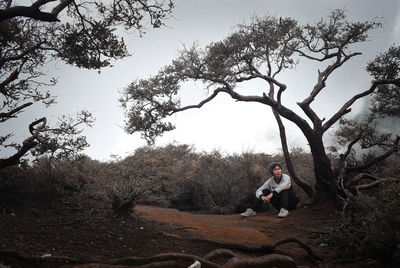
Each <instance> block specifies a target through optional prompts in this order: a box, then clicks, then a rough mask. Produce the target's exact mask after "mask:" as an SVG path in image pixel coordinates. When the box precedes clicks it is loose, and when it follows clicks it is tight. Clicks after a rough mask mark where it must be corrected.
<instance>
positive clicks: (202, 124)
mask: <svg viewBox="0 0 400 268" xmlns="http://www.w3.org/2000/svg"><path fill="white" fill-rule="evenodd" d="M175 5H176V6H175V9H174V10H173V16H174V18H171V19H169V20H167V21H165V23H166V24H167V26H166V27H162V28H160V29H149V30H148V31H147V33H146V34H145V35H144V36H143V37H142V38H140V37H138V34H136V33H129V34H127V33H124V39H125V40H126V41H127V45H128V49H129V51H130V52H131V54H132V56H131V57H129V58H126V59H124V60H122V61H117V62H115V63H114V67H113V68H108V69H104V70H102V71H101V73H100V74H98V73H97V72H96V71H86V70H80V69H77V68H72V67H66V66H65V65H64V64H63V63H62V62H57V63H55V64H50V65H49V66H47V70H48V72H49V73H50V74H51V75H52V76H55V77H57V78H58V80H59V83H58V84H57V85H56V86H55V87H54V89H52V91H53V93H54V94H55V95H56V96H57V97H58V98H57V99H58V103H57V104H56V105H53V106H52V107H50V108H49V109H43V108H42V107H41V106H40V105H36V104H35V106H34V107H33V108H30V109H28V110H27V111H26V112H25V113H24V114H23V117H21V118H20V119H19V120H14V121H13V122H11V123H9V124H7V125H6V128H7V129H6V130H7V131H9V130H11V131H13V132H16V133H17V134H16V138H19V139H23V138H24V137H26V136H28V133H27V125H28V124H29V122H31V121H33V119H35V118H38V117H42V116H44V115H45V116H47V117H48V119H49V120H54V119H55V118H56V117H57V116H58V115H61V114H65V113H67V114H74V113H76V112H77V111H79V110H82V109H86V110H88V111H90V112H92V113H93V114H94V116H95V117H96V123H95V125H94V127H93V128H91V129H87V130H86V131H85V134H86V135H87V139H88V141H89V143H90V144H91V147H90V148H88V149H87V150H86V151H85V153H86V154H88V155H89V156H90V157H92V158H95V159H99V160H106V159H109V157H110V155H111V154H118V155H120V156H122V157H123V156H125V155H126V154H127V153H131V152H133V151H134V150H135V149H136V148H138V147H140V146H144V145H145V144H146V143H145V141H144V140H142V139H141V138H140V135H139V134H135V135H128V134H126V133H124V130H123V121H124V115H123V110H122V108H121V107H120V105H119V103H118V97H119V91H120V90H121V89H123V88H124V87H125V86H127V85H128V84H129V83H130V82H131V81H133V80H135V79H137V78H147V77H149V76H150V75H154V74H156V73H157V71H158V70H159V69H160V68H162V67H163V66H165V65H167V64H169V63H170V62H171V60H172V59H174V57H176V55H177V50H178V49H180V48H182V46H183V45H184V44H186V45H191V44H192V43H193V42H198V43H199V44H200V45H207V44H208V43H210V42H212V41H218V40H221V39H222V38H224V37H225V36H227V35H228V34H229V33H231V32H232V31H233V28H234V26H235V25H237V24H240V23H244V22H246V21H247V22H248V21H250V19H251V17H252V16H253V15H259V16H263V15H265V14H270V15H276V16H282V17H294V18H297V19H298V20H299V21H300V22H301V23H307V22H309V23H312V22H314V21H317V20H318V19H319V18H321V17H323V16H325V15H327V14H328V13H329V11H330V10H332V9H335V8H345V9H346V10H347V11H348V16H349V18H350V19H351V20H360V21H365V20H370V19H373V18H375V17H382V21H383V23H384V28H383V29H378V30H374V31H373V32H372V34H371V36H370V38H369V40H370V41H368V42H366V43H364V44H362V45H361V46H360V47H359V48H358V49H359V50H360V51H361V52H363V55H362V56H359V57H358V58H355V59H354V60H352V61H351V63H349V64H347V65H346V66H345V67H344V68H342V69H341V70H339V71H338V72H337V73H335V74H334V75H333V76H332V77H331V79H330V80H328V83H327V87H326V88H325V89H324V91H323V92H322V93H321V94H320V95H319V96H318V97H317V99H316V100H315V102H314V103H313V108H315V110H316V111H317V112H319V113H320V114H323V115H324V116H325V115H326V117H329V116H330V115H332V114H333V113H334V111H336V110H337V109H338V108H339V107H340V106H341V105H342V104H343V103H344V102H345V101H346V100H347V99H348V98H350V97H351V96H353V95H354V94H356V93H357V92H360V91H363V90H365V88H366V87H368V85H369V83H370V78H369V76H368V75H367V73H366V72H365V70H364V67H365V65H366V63H367V62H368V61H369V60H371V59H373V57H374V55H376V53H377V52H383V51H385V50H386V49H387V48H389V47H390V46H391V45H393V44H399V41H400V40H399V39H400V1H398V0H347V1H346V0H337V1H325V0H284V1H276V0H176V2H175ZM304 63H306V62H304V61H303V62H301V63H300V64H299V65H298V66H297V67H296V69H295V70H292V71H290V72H286V73H284V74H283V75H282V76H281V77H280V79H281V81H282V82H283V83H285V84H287V85H288V89H287V90H286V91H285V93H284V96H283V102H284V103H285V104H286V105H287V106H289V107H291V108H292V109H294V110H295V111H296V112H299V113H300V114H302V113H301V112H300V111H299V109H297V107H296V106H297V105H296V101H299V100H302V99H303V98H304V97H305V96H307V95H308V93H309V92H310V89H311V88H312V86H313V84H314V83H315V81H316V78H317V69H318V66H316V65H310V64H304ZM198 86H200V85H193V87H192V88H185V90H184V91H183V95H182V96H183V101H184V102H186V103H191V102H195V103H196V102H197V101H196V100H199V98H201V97H204V96H205V95H204V94H205V92H204V91H201V90H200V89H197V90H194V88H195V87H198ZM259 88H260V85H259V84H250V85H249V86H248V88H246V90H256V89H259ZM362 106H363V103H362V102H359V103H356V105H355V107H354V109H353V110H354V112H353V114H355V113H357V111H360V110H361V109H362ZM324 116H321V117H324ZM171 120H173V121H174V122H175V123H176V127H177V128H176V130H174V131H172V132H169V133H167V134H165V135H164V136H163V137H162V138H160V139H158V140H157V142H156V145H165V144H168V143H171V142H177V143H179V144H192V145H194V146H195V147H196V148H197V149H198V150H199V151H203V150H205V151H211V150H213V149H217V150H220V151H222V152H227V153H242V152H245V151H254V152H265V153H276V152H278V151H279V150H280V141H279V133H278V129H277V124H276V122H275V120H274V118H273V116H272V113H271V110H270V108H269V107H267V106H262V105H259V104H248V103H247V104H246V103H237V102H234V101H233V100H232V99H230V98H228V97H226V96H221V97H218V98H217V99H216V101H214V102H212V103H209V104H207V105H206V106H204V107H203V108H202V109H201V110H189V111H186V112H182V113H179V114H177V115H174V116H173V117H172V118H171ZM286 127H287V131H288V142H289V146H304V145H305V143H306V142H305V139H304V138H303V137H302V135H301V133H300V132H299V131H298V130H297V129H296V127H295V126H292V125H291V124H290V123H286ZM3 131H4V129H3ZM3 131H2V132H3ZM17 140H18V139H17Z"/></svg>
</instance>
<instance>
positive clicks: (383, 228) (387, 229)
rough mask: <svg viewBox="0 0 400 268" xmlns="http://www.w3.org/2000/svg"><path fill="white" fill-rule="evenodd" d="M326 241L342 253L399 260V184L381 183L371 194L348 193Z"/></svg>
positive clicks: (352, 255) (352, 256)
mask: <svg viewBox="0 0 400 268" xmlns="http://www.w3.org/2000/svg"><path fill="white" fill-rule="evenodd" d="M327 241H328V243H329V244H331V245H332V246H334V247H335V248H336V249H337V250H338V253H339V254H342V256H344V257H351V258H354V257H372V258H378V259H382V260H385V261H392V260H393V261H395V262H398V263H400V186H399V185H398V184H389V185H381V186H380V188H379V190H378V191H377V193H375V194H374V195H371V194H367V193H360V192H359V193H357V195H355V196H351V198H350V199H349V201H348V203H347V204H346V207H345V210H344V215H343V220H342V221H341V222H339V223H338V224H337V225H336V226H334V227H333V228H332V230H331V232H330V235H329V236H328V238H327Z"/></svg>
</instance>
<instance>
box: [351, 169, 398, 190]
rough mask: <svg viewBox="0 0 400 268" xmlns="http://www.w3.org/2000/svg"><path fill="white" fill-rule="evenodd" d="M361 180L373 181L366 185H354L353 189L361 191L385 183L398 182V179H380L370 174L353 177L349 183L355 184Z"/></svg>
mask: <svg viewBox="0 0 400 268" xmlns="http://www.w3.org/2000/svg"><path fill="white" fill-rule="evenodd" d="M361 179H371V180H373V182H371V183H367V184H361V185H356V186H354V188H356V189H358V190H361V189H368V188H372V187H374V186H376V185H379V184H382V183H386V182H400V179H397V178H381V177H378V176H375V175H372V174H368V173H360V174H358V175H357V176H355V177H354V178H353V179H352V180H351V182H352V183H357V182H359V181H360V180H361Z"/></svg>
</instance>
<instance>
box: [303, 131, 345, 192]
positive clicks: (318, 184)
mask: <svg viewBox="0 0 400 268" xmlns="http://www.w3.org/2000/svg"><path fill="white" fill-rule="evenodd" d="M306 138H307V140H308V143H309V146H310V149H311V154H312V158H313V162H314V174H315V190H316V198H317V199H320V198H326V197H335V196H336V195H337V194H338V193H339V188H338V186H337V184H336V179H335V176H334V174H333V170H332V166H331V161H330V159H329V158H328V156H327V154H326V152H325V146H324V143H323V141H322V134H320V133H318V132H316V131H315V132H314V133H313V135H312V136H311V137H310V136H306Z"/></svg>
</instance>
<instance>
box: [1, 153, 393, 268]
mask: <svg viewBox="0 0 400 268" xmlns="http://www.w3.org/2000/svg"><path fill="white" fill-rule="evenodd" d="M291 157H292V159H293V163H294V164H295V168H296V171H297V172H298V174H300V175H301V176H302V177H303V178H305V179H307V180H308V181H309V182H310V183H311V182H312V181H313V180H314V178H313V177H312V176H313V169H312V156H311V155H310V154H309V153H307V152H305V151H304V150H302V149H301V148H297V149H294V150H292V151H291ZM330 157H331V158H332V161H333V162H335V161H339V159H338V158H337V157H335V156H334V155H331V156H330ZM283 159H284V158H283V156H282V155H268V154H261V153H252V152H245V153H242V154H240V155H238V154H233V155H224V154H222V153H220V152H218V151H214V152H211V153H205V152H197V151H196V150H195V149H194V148H193V147H191V146H189V145H168V146H165V147H142V148H139V149H137V150H136V151H135V152H134V153H133V154H131V155H129V156H127V157H125V158H123V159H122V158H119V157H114V158H113V160H112V161H108V162H100V161H97V160H93V159H91V158H90V157H88V156H80V157H79V158H76V159H74V160H56V161H55V160H54V159H49V158H40V159H39V160H38V161H36V162H35V163H33V164H32V166H27V165H26V166H12V167H8V168H5V169H1V170H0V190H1V191H2V192H3V193H4V192H7V193H8V195H2V197H0V203H1V204H3V205H4V204H8V205H11V204H13V205H15V204H17V205H18V204H21V205H22V204H23V202H24V200H21V199H20V198H17V196H21V193H25V194H23V195H22V196H29V195H30V196H35V195H42V196H47V197H48V198H51V196H52V195H55V194H64V195H65V194H67V195H72V196H76V197H77V198H89V199H91V198H93V199H97V200H104V202H105V204H106V205H107V206H108V207H109V208H110V209H112V210H113V211H114V212H115V213H116V214H117V215H128V213H130V212H131V210H132V208H134V206H135V204H137V203H140V204H148V205H156V206H162V207H173V208H178V209H180V210H186V211H198V212H207V213H214V214H233V213H238V212H240V211H242V210H243V209H244V208H245V207H247V206H248V205H249V200H250V198H251V196H252V195H254V191H255V189H256V188H257V187H258V186H259V185H260V184H261V183H262V182H264V181H265V179H266V178H268V177H269V176H270V175H269V174H268V173H267V170H266V166H267V164H268V163H269V162H271V161H281V162H284V161H283ZM354 161H355V160H354ZM49 163H51V165H50V168H49ZM374 171H375V172H379V173H380V174H381V176H382V177H387V178H393V180H392V181H387V182H385V183H381V184H377V185H376V186H375V187H373V188H367V189H365V190H361V189H360V190H358V189H357V188H353V190H354V192H353V193H351V192H349V193H348V195H349V197H348V198H347V199H343V200H342V202H343V206H344V208H343V219H342V221H341V222H338V223H337V225H335V226H333V227H332V230H331V233H330V234H329V235H328V236H327V237H326V239H327V242H328V243H329V244H331V245H332V246H334V247H336V248H338V249H339V251H340V253H341V254H344V255H348V256H351V257H354V256H363V255H365V256H370V257H376V258H381V257H382V258H386V259H387V258H394V259H396V260H397V261H399V256H400V252H399V246H398V245H399V244H400V232H399V226H400V218H399V216H398V215H399V213H398V208H399V205H400V203H399V202H400V198H399V195H400V185H399V181H398V180H396V179H395V176H398V174H399V171H400V161H398V159H394V158H393V159H387V160H385V161H383V162H381V163H380V164H379V166H376V167H375V168H374ZM355 178H356V177H355ZM361 180H364V181H363V182H362V183H364V184H365V183H368V182H369V181H368V178H365V177H363V178H361ZM294 187H295V188H296V191H297V193H298V194H299V195H300V196H301V199H302V202H301V203H302V204H304V202H305V201H307V200H308V198H307V195H306V194H305V193H304V192H303V191H302V190H301V189H300V188H299V187H297V185H294ZM361 191H363V192H362V193H361ZM13 196H14V197H15V198H13ZM26 198H28V197H26ZM3 205H2V206H3ZM4 209H7V208H6V207H5V208H4ZM396 210H397V212H396Z"/></svg>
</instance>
